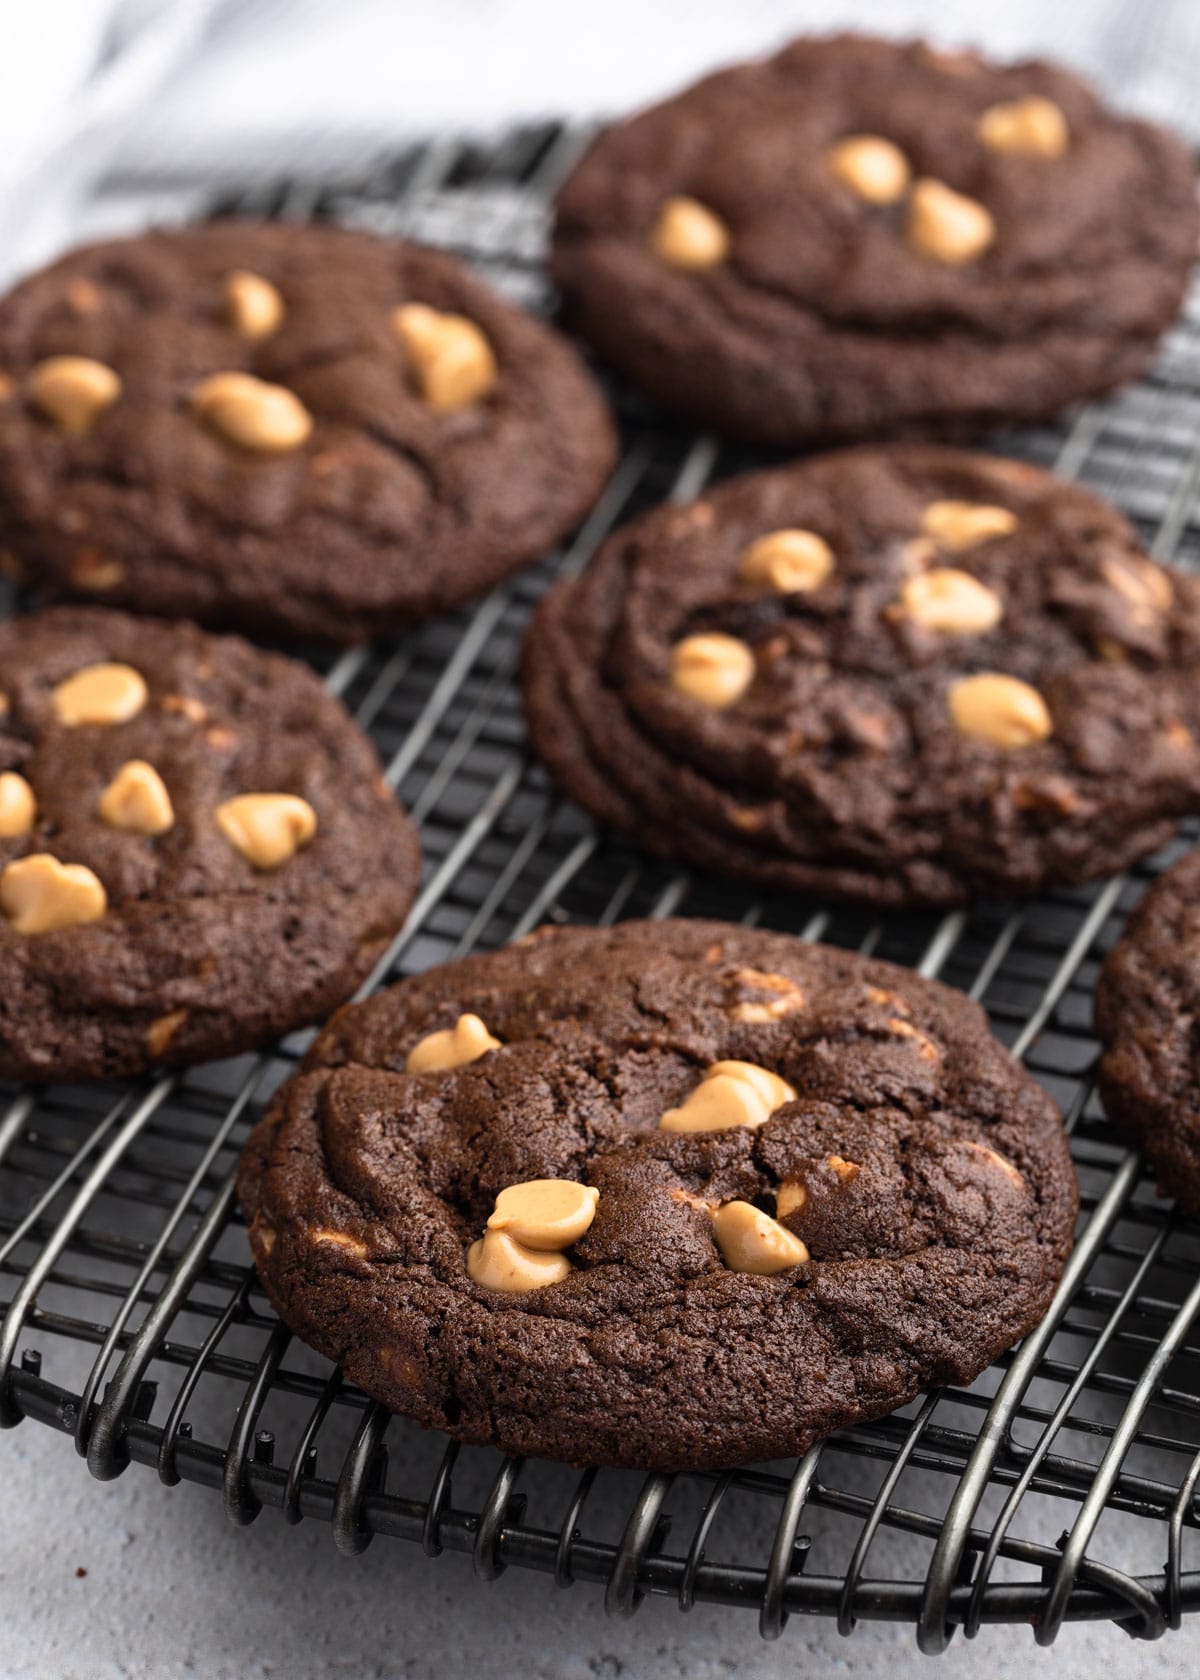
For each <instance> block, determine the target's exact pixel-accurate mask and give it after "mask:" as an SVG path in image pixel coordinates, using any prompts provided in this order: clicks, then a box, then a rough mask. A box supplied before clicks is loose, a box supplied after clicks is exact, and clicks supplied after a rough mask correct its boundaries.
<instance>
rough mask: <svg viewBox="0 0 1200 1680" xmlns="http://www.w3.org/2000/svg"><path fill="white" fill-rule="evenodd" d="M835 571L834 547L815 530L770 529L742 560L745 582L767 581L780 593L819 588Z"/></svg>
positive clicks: (738, 573) (741, 571)
mask: <svg viewBox="0 0 1200 1680" xmlns="http://www.w3.org/2000/svg"><path fill="white" fill-rule="evenodd" d="M832 570H833V550H832V549H831V548H830V546H829V544H828V543H827V542H826V541H825V539H824V537H819V536H818V535H817V533H816V532H815V531H802V530H799V529H792V530H786V531H768V532H767V534H766V536H763V537H759V538H757V539H756V540H755V541H754V542H752V543H751V544H750V546H749V548H748V549H747V550H746V552H745V553H744V554H743V555H742V558H741V560H740V561H739V562H738V571H737V575H738V577H739V578H741V579H742V581H743V583H765V584H769V585H770V587H771V588H772V589H777V590H778V591H779V592H780V594H784V595H787V594H795V593H798V592H800V591H803V590H808V589H817V588H819V587H820V585H821V584H823V583H824V582H825V579H826V578H827V577H828V576H829V574H830V572H832Z"/></svg>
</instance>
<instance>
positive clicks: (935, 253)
mask: <svg viewBox="0 0 1200 1680" xmlns="http://www.w3.org/2000/svg"><path fill="white" fill-rule="evenodd" d="M906 232H907V237H908V243H909V244H910V245H911V246H912V248H913V250H914V251H917V252H918V253H919V254H920V255H921V256H923V257H930V258H932V260H933V261H934V262H940V263H948V264H950V265H951V266H954V267H957V266H958V265H959V264H961V263H969V262H974V260H975V258H976V257H981V256H982V255H983V253H984V252H985V251H986V250H987V248H988V246H989V245H991V243H992V242H993V240H994V239H995V237H996V224H995V222H994V221H993V220H992V217H991V215H990V213H989V212H988V211H987V210H985V209H984V207H983V205H982V204H978V203H976V201H975V200H974V199H973V198H967V197H965V196H964V194H962V193H957V192H955V191H954V189H953V188H952V187H948V186H947V185H946V183H945V182H944V181H932V180H929V179H928V178H926V179H923V180H920V181H916V182H914V183H913V189H912V192H911V194H910V195H909V200H908V226H907V229H906Z"/></svg>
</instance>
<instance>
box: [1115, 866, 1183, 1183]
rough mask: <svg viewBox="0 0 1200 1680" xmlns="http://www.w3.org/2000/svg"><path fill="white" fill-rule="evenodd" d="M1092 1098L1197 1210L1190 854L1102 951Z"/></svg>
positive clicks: (1156, 886)
mask: <svg viewBox="0 0 1200 1680" xmlns="http://www.w3.org/2000/svg"><path fill="white" fill-rule="evenodd" d="M1095 1010H1096V1028H1097V1031H1098V1032H1099V1034H1100V1038H1101V1041H1102V1043H1103V1045H1104V1054H1103V1057H1102V1058H1101V1062H1100V1095H1101V1097H1102V1099H1103V1102H1104V1109H1105V1113H1106V1114H1107V1115H1108V1117H1109V1119H1110V1120H1111V1121H1112V1122H1113V1124H1114V1125H1115V1126H1116V1127H1118V1128H1119V1129H1120V1131H1121V1132H1122V1133H1123V1134H1124V1135H1125V1136H1127V1137H1129V1138H1131V1139H1132V1140H1133V1141H1134V1142H1135V1143H1136V1144H1137V1146H1138V1147H1139V1148H1140V1149H1143V1150H1144V1151H1145V1154H1146V1159H1147V1161H1148V1163H1149V1165H1150V1168H1151V1170H1152V1171H1153V1173H1154V1175H1155V1177H1156V1179H1157V1181H1158V1188H1159V1191H1160V1193H1161V1194H1162V1195H1164V1196H1174V1197H1175V1198H1176V1199H1177V1201H1178V1202H1179V1204H1180V1206H1181V1207H1183V1208H1184V1209H1186V1210H1187V1211H1188V1212H1189V1213H1193V1214H1200V1074H1198V1069H1197V1059H1196V1021H1197V1020H1198V1019H1200V851H1191V852H1189V853H1188V854H1187V855H1186V856H1185V857H1183V858H1181V859H1180V860H1179V862H1178V863H1176V864H1174V865H1173V867H1172V868H1170V869H1168V870H1167V872H1166V873H1165V874H1164V875H1162V876H1160V877H1159V879H1158V880H1157V881H1155V882H1154V883H1153V885H1152V886H1151V887H1150V889H1149V891H1148V892H1147V893H1146V896H1145V897H1144V898H1143V899H1142V901H1141V903H1140V904H1139V905H1138V907H1137V909H1136V911H1135V912H1134V914H1133V915H1132V917H1131V918H1130V920H1129V924H1128V926H1127V927H1126V929H1125V932H1124V934H1123V935H1122V937H1121V938H1120V940H1119V941H1118V942H1117V944H1116V945H1115V946H1114V947H1113V949H1112V951H1111V952H1110V953H1109V955H1108V958H1107V960H1106V961H1105V964H1104V967H1103V969H1102V970H1101V973H1100V980H1099V982H1098V984H1097V986H1096V996H1095Z"/></svg>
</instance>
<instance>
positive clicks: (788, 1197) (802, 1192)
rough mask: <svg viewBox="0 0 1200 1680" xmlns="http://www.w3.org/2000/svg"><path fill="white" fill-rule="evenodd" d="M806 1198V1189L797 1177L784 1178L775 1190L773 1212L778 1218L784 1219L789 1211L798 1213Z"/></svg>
mask: <svg viewBox="0 0 1200 1680" xmlns="http://www.w3.org/2000/svg"><path fill="white" fill-rule="evenodd" d="M807 1200H808V1191H807V1190H806V1189H805V1187H804V1185H803V1184H801V1182H800V1180H799V1179H798V1178H785V1179H784V1181H783V1183H782V1184H781V1185H780V1186H779V1189H778V1190H777V1191H776V1192H775V1213H776V1216H777V1217H778V1218H780V1219H786V1218H787V1217H788V1215H789V1214H790V1213H798V1212H799V1211H800V1209H801V1208H802V1207H803V1206H804V1204H805V1202H807Z"/></svg>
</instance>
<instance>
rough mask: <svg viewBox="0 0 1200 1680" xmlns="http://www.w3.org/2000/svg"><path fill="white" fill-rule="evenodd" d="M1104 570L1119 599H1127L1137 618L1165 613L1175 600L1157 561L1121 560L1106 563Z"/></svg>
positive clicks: (1170, 586) (1103, 565)
mask: <svg viewBox="0 0 1200 1680" xmlns="http://www.w3.org/2000/svg"><path fill="white" fill-rule="evenodd" d="M1101 570H1102V571H1103V573H1104V577H1105V580H1106V582H1108V583H1109V584H1110V585H1111V586H1112V588H1113V589H1115V590H1116V591H1117V593H1118V595H1123V596H1124V597H1125V599H1126V600H1127V601H1128V602H1129V604H1130V606H1131V607H1133V609H1134V615H1135V617H1137V618H1139V619H1142V620H1145V619H1149V618H1151V617H1152V616H1153V615H1154V614H1155V613H1164V612H1166V610H1167V608H1168V607H1169V606H1170V605H1171V602H1172V601H1173V600H1174V598H1175V590H1174V588H1173V587H1172V584H1171V579H1170V578H1169V577H1168V575H1167V573H1166V572H1165V571H1164V570H1163V569H1162V567H1161V566H1156V565H1155V564H1154V562H1153V560H1143V559H1141V558H1140V557H1134V556H1130V557H1129V558H1127V559H1121V560H1118V559H1116V558H1115V557H1114V556H1110V557H1109V558H1108V559H1106V560H1105V561H1104V562H1103V564H1102V566H1101Z"/></svg>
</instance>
